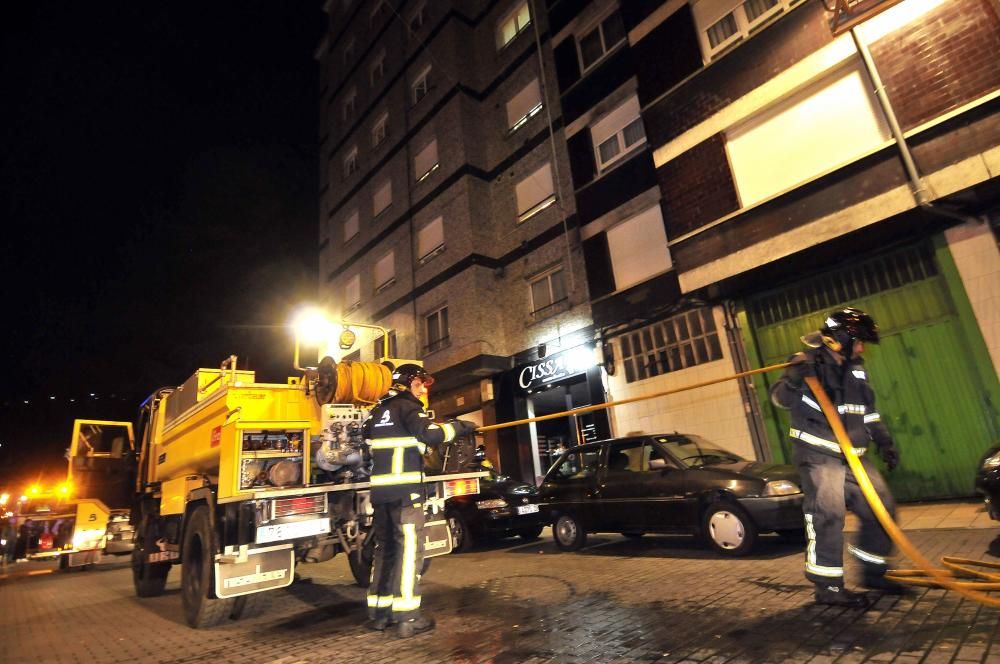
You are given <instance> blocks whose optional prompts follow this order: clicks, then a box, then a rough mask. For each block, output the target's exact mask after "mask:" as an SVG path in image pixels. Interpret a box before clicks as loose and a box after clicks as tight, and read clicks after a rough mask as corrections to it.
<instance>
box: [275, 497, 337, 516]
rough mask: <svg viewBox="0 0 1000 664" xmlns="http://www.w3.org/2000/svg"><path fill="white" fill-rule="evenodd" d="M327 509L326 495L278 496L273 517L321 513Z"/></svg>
mask: <svg viewBox="0 0 1000 664" xmlns="http://www.w3.org/2000/svg"><path fill="white" fill-rule="evenodd" d="M325 511H326V495H325V494H316V495H314V496H298V497H296V498H277V499H275V501H274V509H273V511H272V513H273V518H275V519H277V518H280V517H283V516H292V515H294V514H319V513H322V512H325Z"/></svg>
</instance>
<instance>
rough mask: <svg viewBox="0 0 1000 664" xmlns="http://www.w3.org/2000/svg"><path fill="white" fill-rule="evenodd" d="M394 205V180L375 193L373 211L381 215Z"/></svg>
mask: <svg viewBox="0 0 1000 664" xmlns="http://www.w3.org/2000/svg"><path fill="white" fill-rule="evenodd" d="M391 204H392V180H386V181H385V183H383V184H382V186H381V187H379V188H378V190H377V191H376V192H375V198H374V204H373V211H374V213H375V215H376V216H377V215H379V214H380V213H381V212H382V211H383V210H385V209H386V208H387V207H389V206H390V205H391Z"/></svg>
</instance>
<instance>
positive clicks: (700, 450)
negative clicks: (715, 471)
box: [656, 435, 745, 468]
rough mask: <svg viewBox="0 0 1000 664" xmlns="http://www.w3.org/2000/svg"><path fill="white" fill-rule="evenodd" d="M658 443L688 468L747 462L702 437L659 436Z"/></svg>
mask: <svg viewBox="0 0 1000 664" xmlns="http://www.w3.org/2000/svg"><path fill="white" fill-rule="evenodd" d="M656 442H658V443H659V444H660V445H663V446H664V447H665V448H667V450H669V451H670V453H671V454H673V455H674V456H675V457H677V458H678V459H679V460H680V462H681V463H683V464H684V465H685V466H687V467H688V468H698V467H699V466H712V465H715V464H718V463H734V462H736V461H744V460H745V459H743V457H741V456H740V455H739V454H736V453H734V452H730V451H729V450H725V449H722V448H721V447H719V446H718V445H717V444H715V443H713V442H711V441H708V440H705V439H704V438H702V437H701V436H691V435H684V436H657V437H656Z"/></svg>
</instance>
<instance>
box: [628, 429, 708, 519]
mask: <svg viewBox="0 0 1000 664" xmlns="http://www.w3.org/2000/svg"><path fill="white" fill-rule="evenodd" d="M642 458H643V471H642V472H641V473H640V474H639V477H637V478H636V481H635V485H636V487H641V489H637V490H641V491H642V493H643V496H644V498H643V500H642V503H641V504H642V517H643V524H644V526H643V529H644V530H647V531H650V532H678V531H685V532H686V531H690V530H691V529H692V528H693V527H695V526H697V524H695V523H693V522H692V518H691V516H690V514H689V512H690V511H691V510H690V509H689V507H690V506H689V504H688V493H689V487H688V480H689V478H688V473H687V469H686V467H685V466H684V465H683V464H681V463H680V462H679V461H678V460H677V459H675V458H674V457H673V455H671V454H670V453H669V452H668V451H667V450H666V449H665V448H664V447H663V446H662V445H660V444H659V443H658V442H657V440H656V438H655V437H648V438H645V439H644V440H643V446H642Z"/></svg>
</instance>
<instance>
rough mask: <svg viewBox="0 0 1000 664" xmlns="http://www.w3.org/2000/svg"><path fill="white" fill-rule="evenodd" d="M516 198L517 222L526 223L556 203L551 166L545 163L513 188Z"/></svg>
mask: <svg viewBox="0 0 1000 664" xmlns="http://www.w3.org/2000/svg"><path fill="white" fill-rule="evenodd" d="M514 192H515V195H516V197H517V221H518V223H520V222H522V221H526V220H527V219H529V218H531V217H533V216H535V215H536V214H538V213H539V212H541V211H542V210H544V209H545V208H547V207H549V206H550V205H552V204H553V203H555V202H556V195H555V188H554V186H553V184H552V165H551V164H548V163H546V164H545V165H544V166H542V167H541V168H539V169H538V170H537V171H535V172H534V173H532V174H531V175H529V176H528V177H526V178H524V179H523V180H521V181H520V182H518V183H517V185H516V186H515V187H514Z"/></svg>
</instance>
